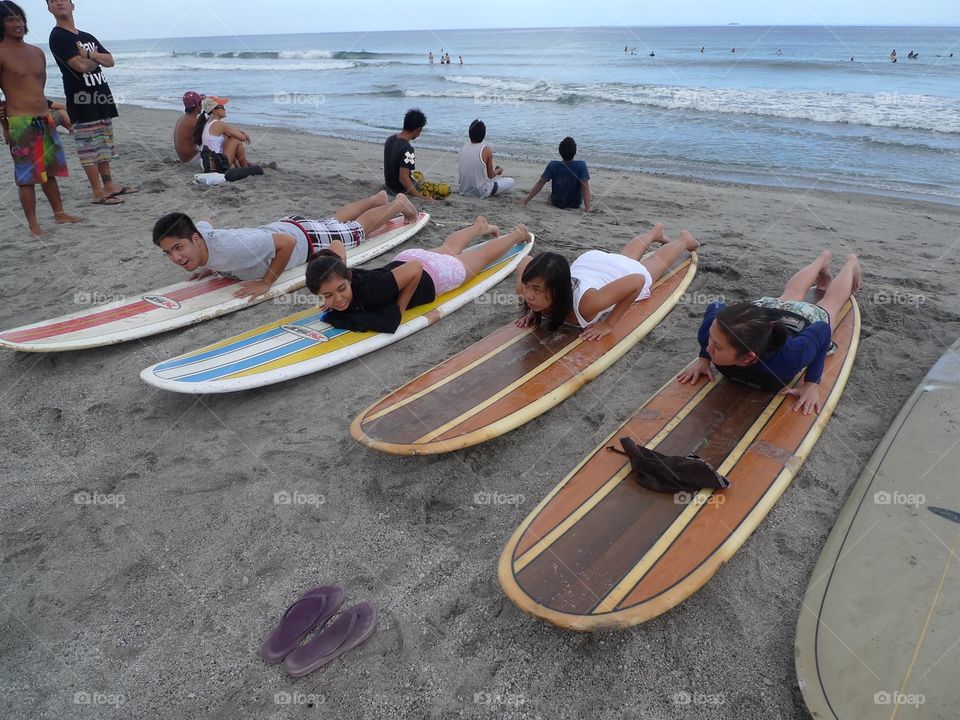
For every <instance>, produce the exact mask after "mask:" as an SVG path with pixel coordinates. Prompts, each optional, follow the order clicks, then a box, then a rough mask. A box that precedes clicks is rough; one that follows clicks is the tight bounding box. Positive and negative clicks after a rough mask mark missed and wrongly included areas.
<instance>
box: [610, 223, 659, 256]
mask: <svg viewBox="0 0 960 720" xmlns="http://www.w3.org/2000/svg"><path fill="white" fill-rule="evenodd" d="M664 242H666V240H665V239H664V236H663V223H657V224H656V225H654V226H653V229H651V230H648V231H647V232H645V233H644V234H643V235H637V236H636V237H635V238H634V239H633V240H631V241H630V242H628V243H627V244H626V245H625V246H624V248H623V250H621V251H620V254H621V255H626V256H627V257H628V258H633V259H634V260H639V259H640V258H642V257H643V254H644V253H645V252H646V251H647V250H648V249H649V247H650V246H651V245H653V243H664Z"/></svg>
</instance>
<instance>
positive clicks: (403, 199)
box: [394, 193, 419, 223]
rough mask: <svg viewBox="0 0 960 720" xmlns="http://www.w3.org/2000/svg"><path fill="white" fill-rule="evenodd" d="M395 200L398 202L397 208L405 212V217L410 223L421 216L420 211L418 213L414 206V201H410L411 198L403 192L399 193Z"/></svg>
mask: <svg viewBox="0 0 960 720" xmlns="http://www.w3.org/2000/svg"><path fill="white" fill-rule="evenodd" d="M394 202H396V204H397V209H398V210H399V211H400V212H401V213H403V218H404V220H406V221H407V222H408V223H411V222H414V221H416V219H417V218H418V217H419V213H417V209H416V208H415V207H414V206H413V203H412V202H410V198H408V197H407V196H406V195H404V194H403V193H397V199H396V200H395V201H394Z"/></svg>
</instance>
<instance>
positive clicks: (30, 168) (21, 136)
mask: <svg viewBox="0 0 960 720" xmlns="http://www.w3.org/2000/svg"><path fill="white" fill-rule="evenodd" d="M7 124H8V125H9V127H10V155H11V156H12V157H13V177H14V180H15V181H16V183H17V185H42V184H43V183H45V182H47V181H48V180H49V179H50V178H51V177H67V157H66V154H65V153H64V151H63V143H61V142H60V136H59V135H58V134H57V129H56V125H54V123H53V116H52V115H51V114H50V113H47V114H46V115H38V116H36V117H28V116H23V115H15V116H12V117H8V118H7Z"/></svg>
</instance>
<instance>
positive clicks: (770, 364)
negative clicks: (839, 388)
mask: <svg viewBox="0 0 960 720" xmlns="http://www.w3.org/2000/svg"><path fill="white" fill-rule="evenodd" d="M831 257H832V256H831V254H830V253H829V252H827V251H824V252H822V253H820V257H818V258H817V259H816V260H814V261H813V262H812V263H810V264H809V265H807V266H806V267H805V268H803V269H801V270H800V271H798V272H797V273H796V274H795V275H794V276H793V277H792V278H790V281H789V282H788V283H787V285H786V287H785V288H784V289H783V294H781V295H780V297H779V298H771V297H763V298H760V299H759V300H754V301H753V302H746V303H738V304H736V305H730V306H726V305H724V304H723V303H712V304H711V305H709V306H708V307H707V311H706V313H705V314H704V318H703V323H702V324H701V325H700V333H699V339H700V358H699V359H698V360H697V362H696V363H694V364H693V365H692V366H691V367H689V368H687V369H686V370H684V371H683V372H681V373H680V374H679V375H678V376H677V379H678V380H679V381H680V382H681V383H695V382H697V381H698V380H699V379H700V378H701V377H703V376H706V377H707V378H709V379H710V380H713V379H714V378H715V376H714V373H713V368H712V367H711V362H712V363H713V365H715V366H716V368H717V370H719V371H720V373H721V374H722V375H724V376H725V377H728V378H730V379H732V380H738V381H740V382H744V383H746V384H748V385H753V386H756V387H759V388H761V389H764V390H781V391H782V392H783V394H784V395H793V396H794V397H796V398H798V401H797V404H796V405H795V406H794V408H793V409H794V411H802V412H803V414H804V415H809V414H810V413H811V412H820V408H821V398H820V376H821V375H822V374H823V364H824V361H825V360H826V357H827V355H828V354H829V353H830V351H831V349H832V347H833V342H832V330H831V328H835V327H836V326H837V322H838V315H839V313H840V310H841V309H842V308H843V306H844V305H846V304H847V301H848V300H850V298H851V296H853V294H854V293H856V292H857V291H858V290H859V289H860V263H859V261H858V260H857V256H856V255H848V256H847V261H846V263H844V265H843V269H842V270H841V271H840V273H839V274H838V275H837V276H836V277H833V275H832V274H831V273H830V259H831ZM813 285H816V286H817V288H818V289H820V290H822V291H823V297H822V298H821V299H820V301H819V302H817V303H816V304H813V303H809V302H805V301H804V299H803V298H804V297H805V296H806V294H807V291H808V290H809V289H810V287H811V286H813ZM804 368H806V369H807V371H806V374H805V375H804V379H803V382H802V383H800V385H799V386H797V387H795V388H786V386H787V385H789V384H790V381H791V380H793V378H794V377H795V376H796V375H797V373H799V372H800V371H801V370H803V369H804ZM785 388H786V389H785Z"/></svg>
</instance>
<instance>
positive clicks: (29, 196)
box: [17, 185, 47, 237]
mask: <svg viewBox="0 0 960 720" xmlns="http://www.w3.org/2000/svg"><path fill="white" fill-rule="evenodd" d="M17 192H19V193H20V207H22V208H23V214H24V215H26V217H27V225H29V226H30V233H31V234H32V235H35V236H36V237H40V236H41V235H46V234H47V231H46V230H44V229H43V228H42V227H40V223H38V222H37V190H36V188H34V187H33V185H17Z"/></svg>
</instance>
